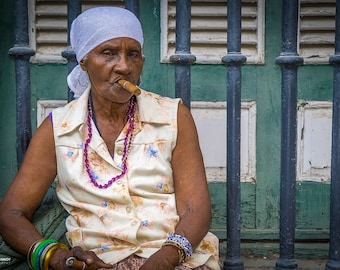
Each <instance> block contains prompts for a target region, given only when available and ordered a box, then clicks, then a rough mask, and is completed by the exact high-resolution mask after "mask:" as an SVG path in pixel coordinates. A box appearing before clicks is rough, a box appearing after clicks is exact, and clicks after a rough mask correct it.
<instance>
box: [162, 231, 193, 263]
mask: <svg viewBox="0 0 340 270" xmlns="http://www.w3.org/2000/svg"><path fill="white" fill-rule="evenodd" d="M165 243H167V245H169V244H170V243H172V244H173V245H174V246H177V247H180V248H179V249H180V250H183V251H184V253H185V256H184V260H183V261H182V262H184V261H186V260H187V259H188V258H190V257H191V256H192V252H193V251H192V247H191V244H190V242H189V241H188V239H186V238H185V237H184V236H182V235H179V234H175V233H174V234H170V235H169V237H168V238H167V239H166V241H165Z"/></svg>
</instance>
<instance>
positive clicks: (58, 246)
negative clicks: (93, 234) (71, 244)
mask: <svg viewBox="0 0 340 270" xmlns="http://www.w3.org/2000/svg"><path fill="white" fill-rule="evenodd" d="M57 249H63V250H69V248H68V247H67V246H66V245H65V244H62V243H58V244H56V245H54V246H53V247H51V248H50V249H49V251H47V253H46V255H45V257H44V263H43V270H48V265H49V263H50V260H51V257H52V255H53V254H54V252H55V251H56V250H57Z"/></svg>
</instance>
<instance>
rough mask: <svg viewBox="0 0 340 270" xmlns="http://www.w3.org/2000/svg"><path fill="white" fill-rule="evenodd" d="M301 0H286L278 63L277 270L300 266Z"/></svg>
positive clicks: (284, 0) (284, 2) (284, 1)
mask: <svg viewBox="0 0 340 270" xmlns="http://www.w3.org/2000/svg"><path fill="white" fill-rule="evenodd" d="M298 11H299V0H283V7H282V12H283V14H282V15H283V20H282V51H281V54H280V56H279V57H277V58H276V64H278V65H280V66H281V71H282V81H281V84H282V86H281V87H282V94H281V98H282V101H281V104H282V108H281V113H282V115H281V185H280V258H279V260H278V261H277V262H276V270H279V269H297V263H296V262H295V260H294V245H295V243H294V242H295V201H296V198H295V197H296V131H297V128H296V121H297V70H298V65H300V64H302V63H303V58H301V57H299V56H298V54H297V30H298Z"/></svg>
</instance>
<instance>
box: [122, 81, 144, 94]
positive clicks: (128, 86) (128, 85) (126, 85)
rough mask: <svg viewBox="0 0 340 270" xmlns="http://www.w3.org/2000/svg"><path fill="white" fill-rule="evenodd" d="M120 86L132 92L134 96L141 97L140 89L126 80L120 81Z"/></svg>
mask: <svg viewBox="0 0 340 270" xmlns="http://www.w3.org/2000/svg"><path fill="white" fill-rule="evenodd" d="M118 84H119V85H120V86H121V87H123V88H124V89H125V90H126V91H128V92H130V93H131V94H132V95H135V96H139V95H140V88H139V87H138V86H137V85H134V84H133V83H130V82H129V81H126V80H119V81H118Z"/></svg>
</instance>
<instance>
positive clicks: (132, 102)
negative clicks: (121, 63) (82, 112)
mask: <svg viewBox="0 0 340 270" xmlns="http://www.w3.org/2000/svg"><path fill="white" fill-rule="evenodd" d="M135 103H136V97H135V96H132V98H131V99H130V105H129V109H128V115H127V117H128V121H129V127H128V130H127V132H126V135H125V138H124V150H123V156H122V172H121V173H120V174H119V175H116V176H114V177H112V178H111V180H109V181H108V182H107V183H106V184H104V185H101V184H98V183H97V181H96V180H95V179H94V177H93V174H92V173H91V169H90V163H89V159H88V147H89V144H90V142H91V139H92V126H91V119H92V118H93V112H92V102H91V101H90V100H89V103H88V111H89V112H88V114H87V130H88V137H87V139H86V141H85V146H84V158H85V169H86V172H87V175H88V176H89V178H90V180H91V182H92V184H93V185H94V186H96V187H97V188H100V189H103V188H108V187H109V186H111V185H112V184H113V183H114V182H115V181H117V180H118V179H120V178H121V177H122V176H124V175H125V174H126V171H127V165H126V161H127V156H128V152H129V150H130V147H131V143H132V139H133V129H134V127H135V125H134V111H135Z"/></svg>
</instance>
